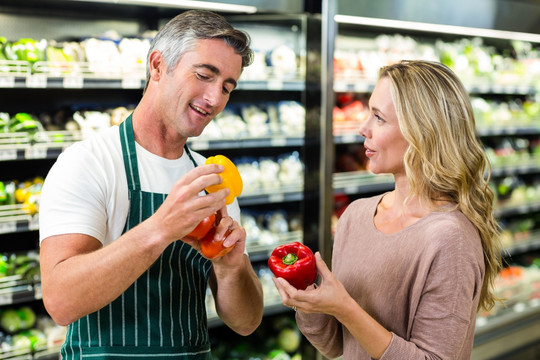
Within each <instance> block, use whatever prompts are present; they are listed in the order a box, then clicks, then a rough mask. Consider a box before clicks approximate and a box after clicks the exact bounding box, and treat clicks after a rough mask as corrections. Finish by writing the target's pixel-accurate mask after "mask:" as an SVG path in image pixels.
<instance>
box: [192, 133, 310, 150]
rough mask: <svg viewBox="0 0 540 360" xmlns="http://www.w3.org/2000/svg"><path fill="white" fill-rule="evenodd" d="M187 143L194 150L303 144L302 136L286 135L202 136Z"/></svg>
mask: <svg viewBox="0 0 540 360" xmlns="http://www.w3.org/2000/svg"><path fill="white" fill-rule="evenodd" d="M188 145H189V146H190V147H191V148H192V149H193V150H195V151H199V150H208V149H247V148H268V147H293V146H303V145H304V138H303V137H286V136H282V135H276V136H270V137H260V138H245V137H243V138H242V139H208V140H207V139H204V137H199V138H193V139H190V140H188Z"/></svg>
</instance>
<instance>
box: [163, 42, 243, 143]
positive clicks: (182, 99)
mask: <svg viewBox="0 0 540 360" xmlns="http://www.w3.org/2000/svg"><path fill="white" fill-rule="evenodd" d="M241 73H242V57H241V56H240V55H238V54H236V53H235V52H234V50H233V48H232V47H230V46H228V45H226V44H225V43H224V42H223V41H222V40H219V39H208V40H206V39H205V40H199V41H198V43H197V45H196V47H195V48H194V49H193V50H192V51H189V52H186V53H185V54H184V55H182V57H181V58H180V60H179V61H178V64H177V66H176V68H175V69H174V70H173V71H169V72H167V73H166V74H164V75H163V76H162V77H161V78H160V80H159V83H158V84H157V91H158V92H159V96H158V97H157V98H156V99H157V103H156V104H155V105H156V106H157V111H158V112H159V113H160V118H161V120H162V121H163V122H164V123H165V125H166V126H170V127H173V128H175V129H176V130H177V132H178V133H179V134H180V135H181V136H185V137H192V136H198V135H200V134H201V132H202V131H203V129H204V128H205V127H206V125H208V123H209V122H210V121H211V120H212V119H213V118H214V117H216V115H217V114H219V113H220V112H221V111H222V110H223V109H224V108H225V105H226V104H227V101H228V100H229V96H230V93H231V91H233V90H234V89H235V87H236V84H237V81H238V78H239V77H240V75H241Z"/></svg>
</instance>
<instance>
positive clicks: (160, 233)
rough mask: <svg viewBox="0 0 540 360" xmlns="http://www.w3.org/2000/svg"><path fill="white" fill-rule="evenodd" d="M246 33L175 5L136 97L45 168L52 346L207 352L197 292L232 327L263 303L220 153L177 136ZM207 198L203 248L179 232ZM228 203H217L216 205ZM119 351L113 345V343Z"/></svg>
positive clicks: (198, 128) (191, 128)
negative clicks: (215, 242) (213, 250)
mask: <svg viewBox="0 0 540 360" xmlns="http://www.w3.org/2000/svg"><path fill="white" fill-rule="evenodd" d="M251 60H252V52H251V50H250V48H249V37H248V36H247V35H246V34H244V33H243V32H241V31H238V30H236V29H234V28H233V27H232V26H231V25H230V24H228V23H227V22H226V20H225V19H224V18H223V17H221V16H219V15H217V14H215V13H212V12H208V11H188V12H185V13H183V14H181V15H179V16H177V17H175V18H174V19H172V20H171V21H170V22H169V23H168V24H167V25H165V27H164V28H163V29H162V30H161V31H160V32H159V33H158V34H157V35H156V38H155V39H154V41H153V43H152V47H151V48H150V51H149V55H148V63H147V83H146V88H145V91H144V94H143V97H142V99H141V101H140V102H139V104H138V105H137V107H136V109H135V110H134V112H133V113H132V115H131V116H129V117H128V119H126V120H125V121H124V122H123V123H122V124H121V125H120V126H119V127H112V128H110V129H108V130H107V131H105V132H103V133H101V134H99V135H96V136H94V137H92V138H90V139H87V140H85V141H83V142H80V143H77V144H75V145H73V146H71V147H70V148H68V149H67V150H66V151H65V152H64V153H63V154H62V155H61V156H60V157H59V159H58V161H57V162H56V164H55V165H54V166H53V167H52V169H51V171H50V172H49V175H48V176H47V179H46V180H45V184H44V188H43V191H42V197H41V203H40V241H41V250H40V256H41V276H42V291H43V301H44V304H45V306H46V308H47V311H48V312H49V314H50V315H51V317H52V318H53V319H54V320H55V321H56V322H57V323H58V324H63V325H68V324H69V329H68V334H67V339H66V342H65V344H64V346H63V347H62V350H61V354H62V357H63V358H64V359H81V358H82V357H83V356H86V355H87V354H88V356H90V357H91V358H92V359H116V358H118V359H120V358H122V359H126V358H129V357H130V356H132V357H135V356H137V357H142V356H147V357H151V358H152V359H171V358H174V359H208V358H210V344H209V338H208V330H207V325H206V310H205V306H204V305H205V304H204V303H205V294H206V286H207V283H209V285H210V288H211V290H212V292H213V295H214V299H215V302H216V309H217V312H218V315H219V316H220V318H221V319H222V320H223V321H224V323H225V324H227V325H228V326H229V327H230V328H231V329H233V330H234V331H236V332H237V333H239V334H242V335H248V334H250V333H251V332H253V331H254V330H255V329H256V328H257V326H258V325H259V324H260V322H261V319H262V312H263V302H262V287H261V284H260V282H259V281H258V279H257V276H256V275H255V272H254V271H253V268H252V266H251V263H250V261H249V258H248V257H247V255H246V253H245V238H246V234H245V231H244V229H243V228H242V227H240V225H239V224H238V221H239V213H240V210H239V208H238V204H237V202H236V201H235V202H234V203H233V204H232V205H230V206H228V207H227V206H225V197H226V196H227V194H228V190H227V189H225V190H221V191H218V192H216V193H212V194H208V195H205V196H201V194H202V193H203V191H204V188H206V187H208V186H209V185H214V184H218V183H220V182H221V178H220V177H219V175H218V174H219V172H220V171H222V170H223V168H222V167H221V166H220V165H204V166H197V165H199V164H202V163H203V162H204V158H203V157H202V156H201V155H199V154H197V153H193V152H190V151H189V149H188V148H187V147H186V146H185V144H186V141H187V139H188V138H189V137H192V136H198V135H200V134H201V132H202V131H203V129H204V127H205V126H206V125H207V124H208V123H209V122H210V121H211V120H212V119H213V118H214V117H215V116H216V115H217V114H218V113H219V112H221V111H222V110H223V108H224V107H225V105H226V103H227V101H228V99H229V94H230V93H231V91H232V90H233V89H234V88H235V87H236V85H237V81H238V78H239V77H240V74H241V72H242V70H243V68H244V67H245V66H247V65H249V64H250V62H251ZM215 212H217V213H218V218H219V219H220V222H219V226H218V230H217V232H216V237H218V238H222V237H223V235H224V234H225V231H226V230H227V229H229V230H231V231H232V232H231V234H230V235H229V236H228V237H227V238H226V239H225V242H224V245H225V246H227V247H230V246H234V248H233V250H232V251H230V252H229V253H228V254H227V255H225V256H224V257H222V258H219V259H215V260H211V261H210V260H208V259H205V258H204V257H203V256H202V255H201V254H200V252H199V250H200V249H199V247H198V243H197V242H196V241H190V240H189V239H187V238H186V235H187V234H189V233H190V232H191V231H192V230H193V229H194V228H195V226H196V225H197V224H198V223H199V222H200V221H201V220H202V219H204V218H205V217H207V216H209V215H211V214H213V213H215ZM229 214H230V216H229ZM126 356H127V357H126Z"/></svg>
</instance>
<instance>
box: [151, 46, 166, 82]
mask: <svg viewBox="0 0 540 360" xmlns="http://www.w3.org/2000/svg"><path fill="white" fill-rule="evenodd" d="M148 66H149V69H150V79H151V80H154V81H158V80H159V79H160V77H161V75H162V74H163V73H165V71H166V64H165V61H164V59H163V55H162V54H161V51H159V50H154V51H152V53H151V54H150V56H149V58H148Z"/></svg>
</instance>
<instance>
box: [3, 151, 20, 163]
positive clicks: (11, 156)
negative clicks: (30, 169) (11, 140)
mask: <svg viewBox="0 0 540 360" xmlns="http://www.w3.org/2000/svg"><path fill="white" fill-rule="evenodd" d="M15 159H17V150H16V149H2V150H0V161H6V160H15Z"/></svg>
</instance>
